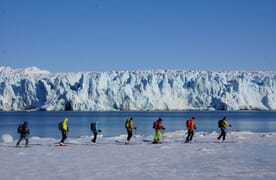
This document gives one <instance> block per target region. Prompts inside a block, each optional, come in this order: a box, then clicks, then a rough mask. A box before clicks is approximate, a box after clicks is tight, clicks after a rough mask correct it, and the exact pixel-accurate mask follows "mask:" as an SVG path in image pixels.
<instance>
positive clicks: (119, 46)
mask: <svg viewBox="0 0 276 180" xmlns="http://www.w3.org/2000/svg"><path fill="white" fill-rule="evenodd" d="M275 9H276V1H275V0H39V1H38V0H0V66H10V67H13V68H24V67H29V66H37V67H39V68H41V69H45V70H49V71H50V72H78V71H110V70H144V69H176V70H213V71H223V70H247V71H251V70H254V71H255V70H266V71H275V70H276V10H275Z"/></svg>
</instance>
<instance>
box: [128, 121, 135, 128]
mask: <svg viewBox="0 0 276 180" xmlns="http://www.w3.org/2000/svg"><path fill="white" fill-rule="evenodd" d="M127 129H128V130H132V129H134V124H133V120H132V119H130V120H129V124H128V128H127Z"/></svg>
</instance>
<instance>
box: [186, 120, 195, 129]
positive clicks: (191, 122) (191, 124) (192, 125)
mask: <svg viewBox="0 0 276 180" xmlns="http://www.w3.org/2000/svg"><path fill="white" fill-rule="evenodd" d="M186 126H187V129H188V131H192V130H193V129H194V128H195V120H194V119H192V118H191V119H189V120H187V123H186Z"/></svg>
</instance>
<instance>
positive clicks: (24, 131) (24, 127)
mask: <svg viewBox="0 0 276 180" xmlns="http://www.w3.org/2000/svg"><path fill="white" fill-rule="evenodd" d="M17 132H18V133H19V134H20V138H19V140H18V141H17V143H16V147H19V144H20V142H21V141H22V140H23V139H25V146H26V147H28V145H29V139H28V135H29V134H30V130H29V128H28V122H27V121H25V122H24V123H23V124H19V125H18V128H17Z"/></svg>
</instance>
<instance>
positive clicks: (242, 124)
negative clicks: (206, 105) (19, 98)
mask: <svg viewBox="0 0 276 180" xmlns="http://www.w3.org/2000/svg"><path fill="white" fill-rule="evenodd" d="M223 116H226V118H227V119H228V122H229V123H231V124H232V128H231V129H232V130H237V131H252V132H276V112H271V111H261V112H255V111H254V112H252V111H250V112H227V111H211V112H199V111H194V112H179V111H178V112H170V111H162V112H159V111H158V112H44V111H37V112H0V136H1V135H3V134H10V135H11V136H13V137H14V138H16V137H17V136H19V135H18V134H17V132H16V131H17V127H18V124H20V123H23V122H24V121H27V122H28V123H29V129H30V131H31V134H30V136H31V137H32V136H37V137H52V138H60V136H61V135H60V132H59V130H58V123H59V122H61V121H62V120H63V119H64V117H67V118H68V119H69V121H68V126H69V130H70V131H69V135H68V136H69V137H71V138H77V137H81V136H90V135H91V131H90V123H91V122H92V121H95V120H97V121H98V122H99V127H100V129H101V130H102V132H103V136H104V137H111V136H118V135H122V134H126V129H125V127H124V126H125V120H126V119H128V118H130V117H133V118H134V125H135V126H136V127H137V129H136V130H135V131H134V133H135V134H139V135H153V133H154V130H153V128H152V124H153V122H154V121H155V120H157V119H158V118H159V117H160V118H162V120H163V121H162V124H163V126H164V127H165V128H166V129H165V132H173V131H176V130H186V120H187V119H189V118H191V117H195V124H196V127H197V129H196V131H197V132H212V131H217V132H218V131H219V129H218V127H217V121H218V120H219V119H222V118H223Z"/></svg>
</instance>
